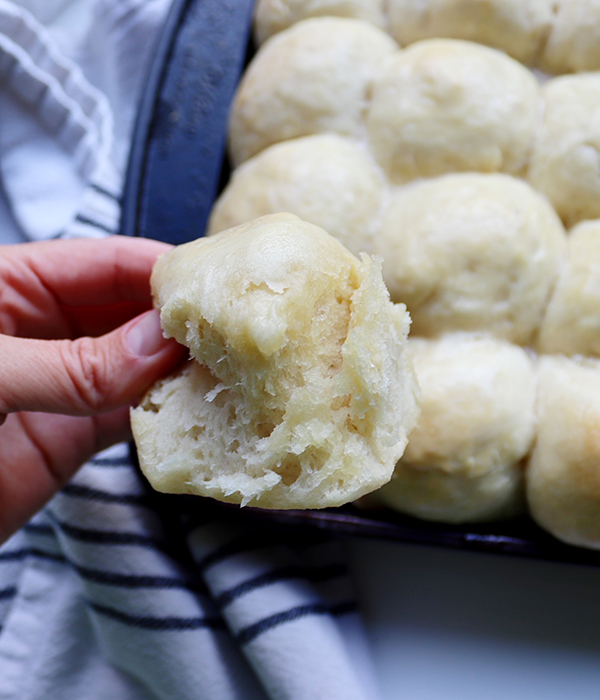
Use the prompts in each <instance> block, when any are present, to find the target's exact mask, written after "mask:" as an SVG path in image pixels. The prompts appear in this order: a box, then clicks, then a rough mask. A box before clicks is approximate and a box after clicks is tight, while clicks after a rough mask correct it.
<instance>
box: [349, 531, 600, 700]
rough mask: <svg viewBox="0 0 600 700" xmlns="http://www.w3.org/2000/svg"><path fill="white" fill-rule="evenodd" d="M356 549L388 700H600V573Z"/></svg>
mask: <svg viewBox="0 0 600 700" xmlns="http://www.w3.org/2000/svg"><path fill="white" fill-rule="evenodd" d="M348 545H349V551H350V561H351V566H352V569H353V571H354V574H355V578H356V581H357V584H358V588H359V600H360V603H361V606H362V610H363V614H364V620H365V623H366V627H367V632H368V636H369V640H370V643H371V647H372V651H373V657H374V658H373V660H374V664H375V668H376V673H377V676H378V678H379V681H380V685H381V691H382V696H383V698H384V699H385V700H392V699H393V700H471V699H472V700H508V699H510V700H521V699H522V700H525V699H526V700H538V699H539V700H541V699H543V700H558V699H560V700H567V699H571V698H577V700H597V699H598V698H600V568H592V567H589V566H583V565H571V564H568V565H567V564H559V563H550V562H543V561H534V560H527V559H520V558H513V557H509V556H504V555H497V554H496V555H494V554H480V553H471V552H462V551H454V550H449V549H439V548H435V547H431V548H429V547H422V546H417V545H406V544H400V543H393V542H383V541H376V540H360V539H352V540H349V541H348Z"/></svg>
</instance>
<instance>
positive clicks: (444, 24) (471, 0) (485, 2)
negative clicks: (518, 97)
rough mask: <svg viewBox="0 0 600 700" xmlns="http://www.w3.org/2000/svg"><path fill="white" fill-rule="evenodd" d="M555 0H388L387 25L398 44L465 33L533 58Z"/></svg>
mask: <svg viewBox="0 0 600 700" xmlns="http://www.w3.org/2000/svg"><path fill="white" fill-rule="evenodd" d="M554 4H555V2H554V0H527V1H526V2H524V1H523V0H389V10H388V11H389V17H390V30H391V33H392V36H393V37H394V38H395V39H396V40H397V41H399V42H400V43H401V44H402V45H405V44H411V43H412V42H414V41H418V40H420V39H431V38H434V37H451V38H453V39H467V40H469V41H476V42H478V43H480V44H486V45H487V46H492V47H494V48H496V49H501V50H502V51H506V53H507V54H508V55H509V56H512V57H513V58H516V59H517V60H518V61H521V62H522V63H532V62H533V61H534V59H535V58H536V57H537V55H538V52H539V49H540V47H541V45H542V42H543V41H544V40H545V38H546V37H547V35H548V32H549V31H550V26H551V24H552V19H553V13H552V7H553V5H554Z"/></svg>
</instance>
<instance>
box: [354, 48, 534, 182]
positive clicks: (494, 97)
mask: <svg viewBox="0 0 600 700" xmlns="http://www.w3.org/2000/svg"><path fill="white" fill-rule="evenodd" d="M539 111H540V99H539V88H538V83H537V81H536V80H535V78H534V77H533V74H532V73H531V72H530V71H529V70H527V69H526V68H524V67H523V66H522V65H520V64H519V63H517V61H514V60H513V59H512V58H509V57H508V56H506V55H505V54H503V53H501V52H500V51H496V50H494V49H490V48H487V47H485V46H479V45H477V44H472V43H470V42H466V41H456V40H453V39H431V40H429V41H421V42H418V43H416V44H412V45H411V46H409V47H408V48H407V49H404V50H402V51H398V52H396V53H395V54H394V55H393V57H392V58H390V59H389V60H388V61H386V63H385V64H384V65H382V67H381V70H380V71H379V76H378V78H377V79H376V80H375V82H374V85H373V97H372V100H371V106H370V108H369V111H368V114H367V131H368V137H369V142H370V144H371V148H372V149H373V154H374V155H375V157H376V159H377V160H378V161H379V162H380V163H381V164H382V165H383V167H384V168H385V170H386V172H387V173H388V174H389V176H390V178H391V179H392V180H393V181H395V182H406V181H408V180H411V179H413V178H417V177H431V176H434V175H440V174H443V173H447V172H453V171H465V170H476V171H480V172H494V171H504V172H508V173H514V174H518V173H521V172H522V171H523V170H524V168H525V166H526V165H527V163H528V158H529V155H530V152H531V148H532V144H533V138H534V129H535V127H536V126H537V120H538V115H539Z"/></svg>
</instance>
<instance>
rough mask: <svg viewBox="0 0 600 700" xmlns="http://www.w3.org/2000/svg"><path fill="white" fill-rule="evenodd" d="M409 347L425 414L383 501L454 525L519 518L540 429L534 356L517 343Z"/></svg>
mask: <svg viewBox="0 0 600 700" xmlns="http://www.w3.org/2000/svg"><path fill="white" fill-rule="evenodd" d="M409 349H410V354H411V356H412V358H413V360H414V363H415V370H416V373H417V379H418V382H419V385H420V388H421V409H422V413H421V417H420V418H419V422H418V425H417V427H416V428H415V430H414V431H413V432H412V433H411V435H410V438H409V443H408V447H407V449H406V452H405V453H404V456H403V457H402V459H401V460H400V461H399V462H398V465H397V467H396V471H395V473H394V477H393V478H392V480H391V481H390V483H389V484H387V485H386V486H384V487H383V488H382V489H381V490H380V491H378V492H377V496H378V498H380V499H381V500H382V501H383V502H384V503H385V504H386V505H388V506H389V507H391V508H394V509H395V510H399V511H401V512H403V513H407V514H409V515H413V516H416V517H419V518H424V519H427V520H437V521H442V522H449V523H461V522H477V521H483V520H492V519H496V518H501V517H507V516H512V515H515V514H517V513H520V512H521V511H522V510H523V509H524V495H523V464H522V460H523V458H524V457H525V456H526V455H527V453H528V452H529V449H530V447H531V443H532V440H533V437H534V429H535V416H534V401H535V372H534V364H533V361H532V359H531V357H530V356H529V355H528V354H527V352H526V351H525V350H523V349H522V348H520V347H517V346H516V345H512V344H511V343H507V342H504V341H500V340H495V339H493V338H489V337H478V336H471V335H467V334H449V335H446V336H444V337H443V338H441V339H439V340H425V339H423V338H411V340H410V341H409Z"/></svg>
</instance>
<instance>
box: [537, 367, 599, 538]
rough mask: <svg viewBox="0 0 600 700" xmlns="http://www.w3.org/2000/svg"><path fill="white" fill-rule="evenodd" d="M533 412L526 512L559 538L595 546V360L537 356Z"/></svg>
mask: <svg viewBox="0 0 600 700" xmlns="http://www.w3.org/2000/svg"><path fill="white" fill-rule="evenodd" d="M537 416H538V430H537V440H536V443H535V447H534V449H533V453H532V456H531V461H530V463H529V466H528V468H527V472H526V474H527V476H526V483H527V500H528V503H529V509H530V511H531V515H532V516H533V518H534V520H536V521H537V522H538V524H539V525H541V527H543V528H544V529H546V530H548V531H549V532H551V533H552V534H553V535H554V536H555V537H557V538H558V539H560V540H563V541H564V542H567V543H569V544H574V545H578V546H581V547H592V548H594V549H600V362H598V360H592V359H581V358H579V359H574V358H566V357H560V356H546V357H542V358H540V363H539V375H538V398H537Z"/></svg>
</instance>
